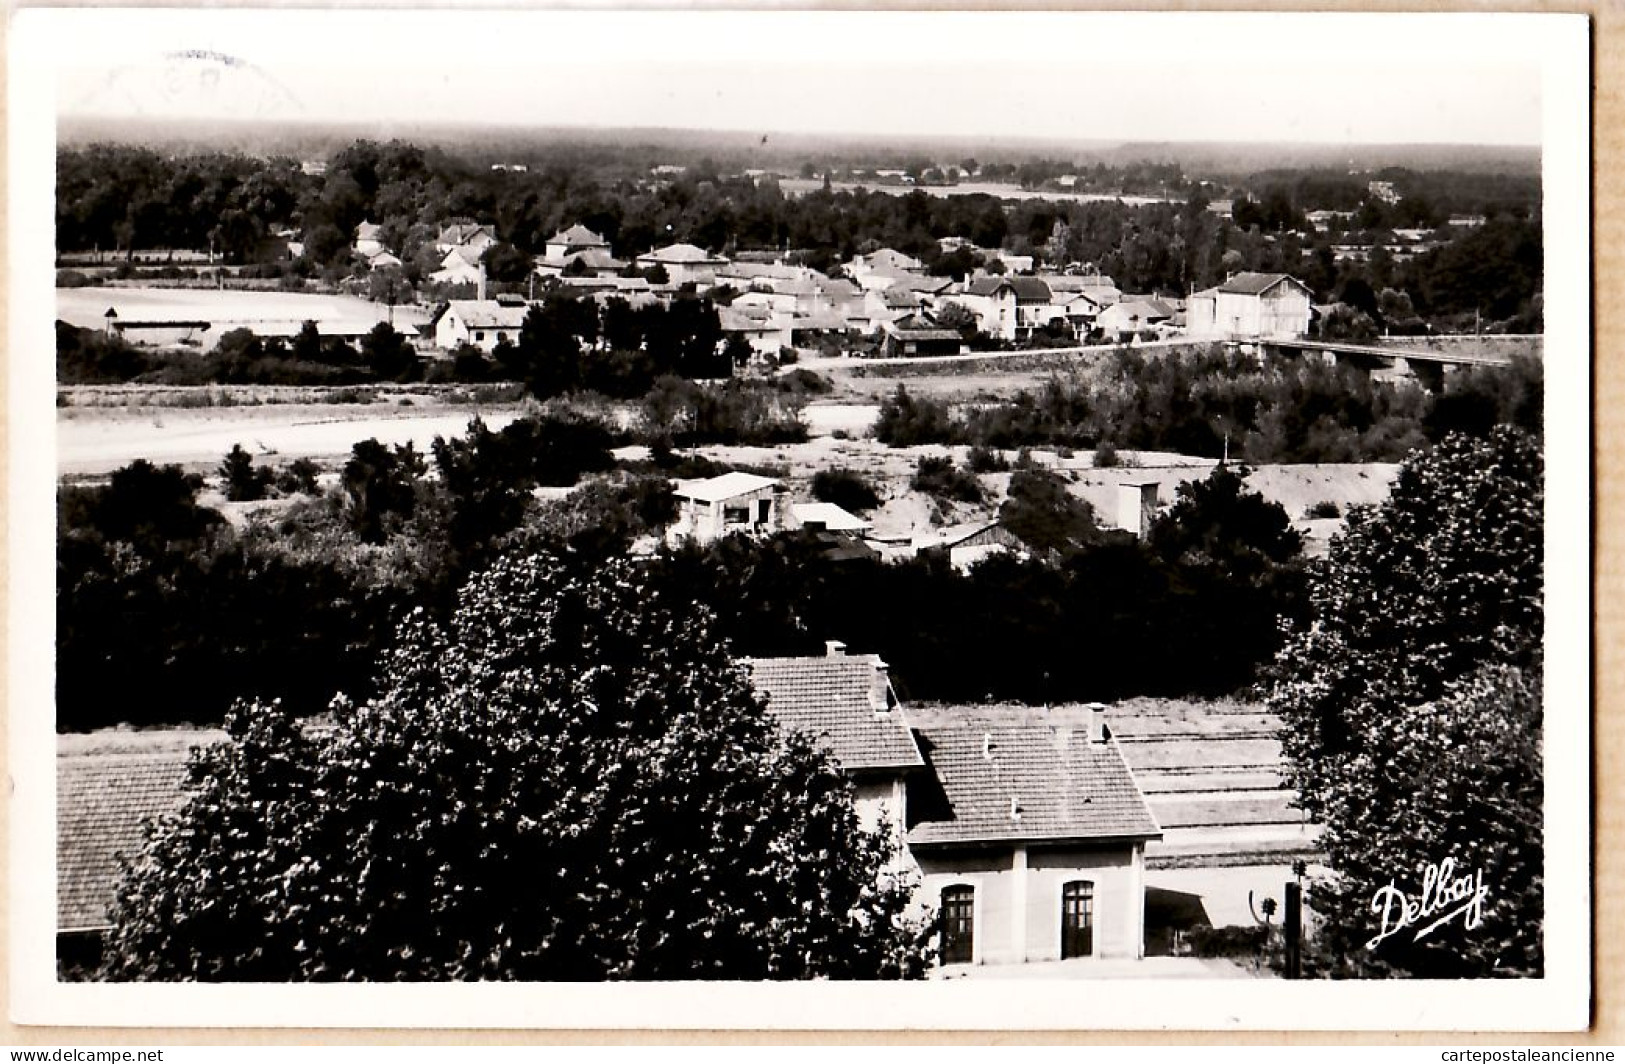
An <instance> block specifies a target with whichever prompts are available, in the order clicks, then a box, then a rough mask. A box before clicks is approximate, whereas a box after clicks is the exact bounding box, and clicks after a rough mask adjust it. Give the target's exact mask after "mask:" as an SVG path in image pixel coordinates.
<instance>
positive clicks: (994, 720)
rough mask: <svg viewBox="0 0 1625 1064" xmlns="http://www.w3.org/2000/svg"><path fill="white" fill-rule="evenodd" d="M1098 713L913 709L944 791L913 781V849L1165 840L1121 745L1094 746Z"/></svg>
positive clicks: (1107, 742) (910, 834)
mask: <svg viewBox="0 0 1625 1064" xmlns="http://www.w3.org/2000/svg"><path fill="white" fill-rule="evenodd" d="M1088 713H1089V711H1088V710H1087V709H1082V708H1078V709H1059V710H1052V711H1049V713H1047V714H1045V713H1042V712H1041V711H1036V710H1033V709H1031V708H1028V707H1011V708H1007V709H1000V708H998V707H993V708H987V709H974V710H967V709H941V710H931V711H920V712H911V713H910V720H911V722H912V723H913V725H914V729H915V732H916V734H917V735H918V736H919V739H920V747H921V749H922V751H923V752H924V754H925V758H926V764H927V766H928V767H929V768H930V769H931V771H932V775H933V776H934V777H935V783H936V784H939V785H940V790H937V789H936V788H934V787H930V785H929V783H927V785H925V786H921V787H918V788H916V787H915V786H914V785H912V784H911V786H910V789H909V805H908V810H909V818H910V820H911V821H914V823H913V824H912V826H911V827H910V829H909V832H908V842H909V845H911V846H932V845H952V844H972V843H984V842H1018V841H1022V842H1065V841H1080V842H1083V841H1091V840H1107V839H1118V840H1122V839H1153V838H1160V837H1161V836H1162V829H1161V828H1160V827H1158V826H1157V822H1156V819H1155V818H1154V817H1152V815H1151V810H1150V809H1149V808H1148V807H1147V806H1146V802H1145V797H1144V795H1142V794H1141V793H1140V788H1139V787H1138V786H1137V785H1136V784H1135V782H1134V777H1133V775H1132V774H1130V772H1129V768H1128V765H1127V764H1126V763H1125V762H1124V760H1123V755H1122V754H1121V753H1119V752H1118V749H1117V744H1116V743H1115V742H1113V741H1111V740H1110V739H1109V738H1106V739H1104V740H1102V741H1098V742H1091V741H1089V737H1088V736H1089V721H1088V717H1087V714H1088ZM927 779H928V780H929V777H927Z"/></svg>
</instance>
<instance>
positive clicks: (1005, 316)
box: [954, 276, 1066, 340]
mask: <svg viewBox="0 0 1625 1064" xmlns="http://www.w3.org/2000/svg"><path fill="white" fill-rule="evenodd" d="M954 300H955V301H956V302H958V303H960V304H962V305H963V306H964V307H965V309H966V310H969V311H971V312H972V313H973V314H975V315H976V320H977V327H978V328H980V329H981V330H982V332H984V333H986V334H987V335H989V336H992V337H994V338H996V339H999V340H1025V339H1027V338H1028V337H1030V336H1031V335H1032V334H1033V331H1034V330H1035V329H1039V328H1042V327H1044V326H1045V325H1048V324H1049V323H1050V322H1051V321H1055V320H1060V321H1065V320H1066V309H1065V308H1064V307H1062V306H1060V305H1058V304H1057V303H1056V302H1055V300H1054V298H1053V297H1052V295H1051V294H1050V290H1049V285H1048V284H1046V283H1044V279H1043V278H1041V277H1004V276H987V277H978V278H976V279H974V280H973V281H971V282H970V283H969V284H967V285H966V286H965V290H964V291H963V292H961V293H960V294H958V295H956V296H954Z"/></svg>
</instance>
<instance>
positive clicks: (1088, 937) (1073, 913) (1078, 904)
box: [1061, 880, 1095, 960]
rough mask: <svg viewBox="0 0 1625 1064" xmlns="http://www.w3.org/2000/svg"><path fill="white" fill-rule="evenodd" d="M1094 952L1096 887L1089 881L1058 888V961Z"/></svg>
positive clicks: (1090, 954) (1080, 881) (1091, 954)
mask: <svg viewBox="0 0 1625 1064" xmlns="http://www.w3.org/2000/svg"><path fill="white" fill-rule="evenodd" d="M1094 952H1095V885H1094V884H1093V883H1091V882H1089V881H1088V880H1079V881H1077V882H1075V883H1068V884H1067V885H1066V886H1064V887H1062V888H1061V959H1062V960H1066V959H1067V958H1068V957H1089V956H1093V954H1094Z"/></svg>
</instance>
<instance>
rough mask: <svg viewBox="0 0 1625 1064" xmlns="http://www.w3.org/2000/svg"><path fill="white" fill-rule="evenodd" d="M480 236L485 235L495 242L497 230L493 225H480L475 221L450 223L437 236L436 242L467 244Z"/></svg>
mask: <svg viewBox="0 0 1625 1064" xmlns="http://www.w3.org/2000/svg"><path fill="white" fill-rule="evenodd" d="M480 236H483V237H485V238H487V239H488V240H489V241H491V242H493V243H494V242H495V241H496V230H494V229H493V228H491V226H488V225H479V224H478V223H475V222H461V223H458V224H456V225H448V226H446V227H445V228H444V229H442V230H440V235H439V236H437V237H435V243H436V244H453V245H455V244H466V243H468V242H469V241H470V240H473V239H474V238H476V237H480Z"/></svg>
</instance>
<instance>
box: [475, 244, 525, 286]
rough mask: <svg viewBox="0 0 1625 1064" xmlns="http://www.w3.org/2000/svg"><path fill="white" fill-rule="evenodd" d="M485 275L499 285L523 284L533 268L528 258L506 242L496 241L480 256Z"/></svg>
mask: <svg viewBox="0 0 1625 1064" xmlns="http://www.w3.org/2000/svg"><path fill="white" fill-rule="evenodd" d="M480 264H481V265H483V266H484V267H485V274H486V276H487V277H489V278H490V279H491V280H492V281H495V282H497V283H499V284H523V283H524V281H525V279H526V278H528V277H529V276H530V271H531V270H532V269H533V268H534V264H533V263H532V262H531V259H530V256H529V255H527V254H525V253H524V252H523V251H520V250H519V249H518V248H516V247H514V246H513V245H512V244H509V243H507V242H506V241H500V240H499V241H497V242H496V243H495V244H492V245H491V246H490V247H488V248H486V249H485V254H483V255H481V256H480Z"/></svg>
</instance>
